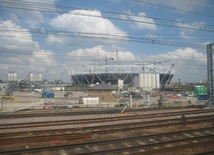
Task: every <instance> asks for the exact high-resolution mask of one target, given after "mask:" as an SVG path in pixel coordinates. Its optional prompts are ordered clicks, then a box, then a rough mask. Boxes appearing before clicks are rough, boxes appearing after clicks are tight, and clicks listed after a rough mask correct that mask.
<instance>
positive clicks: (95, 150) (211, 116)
mask: <svg viewBox="0 0 214 155" xmlns="http://www.w3.org/2000/svg"><path fill="white" fill-rule="evenodd" d="M182 115H185V116H186V120H185V124H183V122H182V119H181V116H182ZM213 120H214V111H213V110H211V109H209V110H185V111H177V112H167V110H166V111H161V112H160V111H157V113H153V114H151V113H150V114H142V113H141V112H140V113H132V114H131V113H130V114H129V115H121V116H116V117H113V116H111V117H109V115H107V116H105V117H99V115H95V116H94V117H93V118H88V119H77V118H76V119H74V120H59V121H39V122H32V123H30V122H28V123H15V124H13V123H11V124H1V126H0V154H41V153H44V154H47V155H49V154H157V153H162V154H164V155H165V154H166V153H169V152H170V151H171V152H172V154H174V152H173V149H178V148H181V147H182V148H186V149H187V150H188V148H194V150H195V153H203V152H211V153H213V151H214V149H213V148H214V147H213V145H214V143H213V141H214V121H213ZM58 127H62V128H60V129H59V128H58ZM26 128H27V129H28V130H27V131H22V130H23V129H26ZM52 143H54V146H53V147H52V146H51V145H52ZM205 144H206V145H205ZM196 146H198V147H201V146H203V148H201V149H200V150H198V151H197V147H196ZM211 146H212V147H211ZM11 148H13V150H12V149H11ZM23 148H25V149H23ZM204 148H206V150H203V149H204ZM166 150H167V152H166Z"/></svg>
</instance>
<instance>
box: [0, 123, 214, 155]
mask: <svg viewBox="0 0 214 155" xmlns="http://www.w3.org/2000/svg"><path fill="white" fill-rule="evenodd" d="M213 142H214V127H208V128H200V129H192V130H184V131H176V132H166V133H161V134H150V135H139V136H135V137H129V138H120V139H111V140H102V141H94V142H87V143H77V144H70V145H68V144H67V145H60V146H55V147H40V148H29V149H20V150H13V151H12V150H11V151H0V154H2V155H4V154H24V153H27V154H28V155H30V154H41V153H45V154H62V153H64V154H79V155H80V154H84V155H85V154H87V155H96V154H97V155H100V154H151V153H156V154H160V153H167V152H168V153H169V151H172V150H175V149H178V148H179V149H180V148H183V149H184V148H188V147H198V146H206V145H211V146H214V144H213ZM180 150H181V149H180ZM180 152H181V151H180ZM201 152H202V150H201ZM209 152H212V153H213V152H214V148H213V149H212V150H211V151H209ZM199 153H200V152H199Z"/></svg>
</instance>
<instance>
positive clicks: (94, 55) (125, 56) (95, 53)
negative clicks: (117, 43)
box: [67, 46, 135, 65]
mask: <svg viewBox="0 0 214 155" xmlns="http://www.w3.org/2000/svg"><path fill="white" fill-rule="evenodd" d="M67 56H68V57H70V58H75V59H76V60H82V61H79V62H77V63H80V64H84V65H85V63H87V61H86V60H88V63H89V64H90V63H92V60H103V62H105V59H106V57H107V58H113V59H114V60H115V61H117V58H118V57H117V53H116V50H115V48H114V49H112V50H109V48H108V49H107V48H106V47H104V46H96V47H93V48H86V49H78V50H76V51H71V52H69V53H68V54H67ZM118 56H119V61H121V62H122V61H132V60H134V59H135V56H134V54H133V53H131V52H130V51H122V50H119V51H118ZM84 60H85V61H84ZM103 64H105V63H103Z"/></svg>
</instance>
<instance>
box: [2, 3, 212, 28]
mask: <svg viewBox="0 0 214 155" xmlns="http://www.w3.org/2000/svg"><path fill="white" fill-rule="evenodd" d="M1 1H3V2H5V3H12V4H13V3H14V4H16V5H13V6H5V5H3V6H1V5H0V7H6V8H13V9H22V10H33V11H42V12H52V13H58V14H63V12H62V11H60V8H70V9H75V10H77V9H79V10H89V9H85V8H76V7H68V6H61V5H51V4H47V3H38V2H28V1H14V0H10V1H9V2H8V1H5V0H1ZM17 3H18V4H19V3H21V8H19V7H18V6H19V5H17ZM26 4H27V5H26ZM43 5H44V6H47V7H50V8H51V10H49V9H47V8H46V9H42V8H41V9H40V8H39V9H35V8H38V6H43ZM35 6H36V7H35ZM55 7H59V9H55ZM53 8H54V9H53ZM52 9H53V10H52ZM90 11H91V10H90ZM100 12H102V13H108V14H116V15H125V16H128V17H130V18H132V17H135V18H137V17H141V18H142V17H143V18H147V19H155V20H160V21H166V22H173V23H180V24H181V25H180V26H178V25H170V24H163V23H154V22H146V21H142V20H134V19H128V18H127V19H125V18H117V17H110V16H98V15H92V14H85V13H77V12H75V13H69V12H68V13H67V14H73V15H78V16H87V17H96V18H107V19H113V20H120V21H127V22H136V23H144V24H151V25H159V26H166V27H177V28H183V29H190V30H200V31H206V32H214V30H212V29H204V28H203V27H210V28H214V25H204V24H200V23H190V22H182V21H175V20H168V19H162V18H157V17H152V16H141V15H133V14H130V13H121V12H112V11H103V10H101V11H100ZM182 24H190V25H191V26H182ZM193 26H198V27H197V28H194V27H193Z"/></svg>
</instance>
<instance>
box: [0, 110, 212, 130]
mask: <svg viewBox="0 0 214 155" xmlns="http://www.w3.org/2000/svg"><path fill="white" fill-rule="evenodd" d="M212 113H214V110H211V109H208V110H194V111H181V112H162V113H153V114H135V115H128V116H114V117H101V118H96V119H95V118H90V119H89V118H88V119H76V120H74V119H73V120H59V121H43V122H27V123H13V124H1V126H0V132H1V130H5V129H18V128H34V127H45V126H59V125H61V126H62V125H77V124H95V123H103V122H108V121H111V122H118V121H124V120H142V119H146V118H157V117H158V118H164V117H176V116H180V115H184V114H185V115H191V114H197V115H198V114H210V115H211V114H212ZM205 117H206V116H205ZM159 121H160V120H159Z"/></svg>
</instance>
